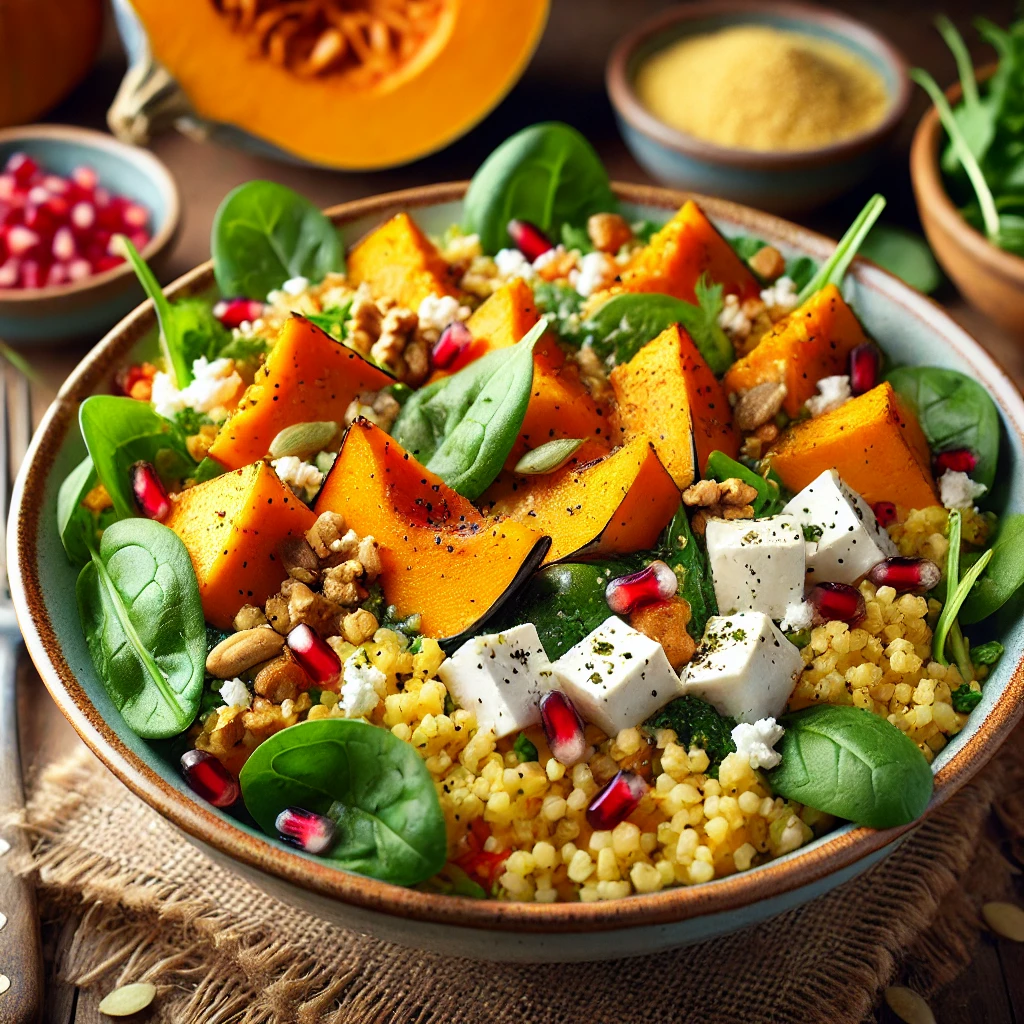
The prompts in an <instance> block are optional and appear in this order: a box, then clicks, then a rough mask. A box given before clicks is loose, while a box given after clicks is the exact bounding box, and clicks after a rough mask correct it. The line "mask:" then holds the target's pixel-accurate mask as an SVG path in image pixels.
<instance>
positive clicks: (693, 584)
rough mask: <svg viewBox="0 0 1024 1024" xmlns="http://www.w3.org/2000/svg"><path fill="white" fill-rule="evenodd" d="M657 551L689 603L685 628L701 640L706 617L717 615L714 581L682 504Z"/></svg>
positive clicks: (681, 594) (681, 595) (705, 556)
mask: <svg viewBox="0 0 1024 1024" xmlns="http://www.w3.org/2000/svg"><path fill="white" fill-rule="evenodd" d="M659 554H660V556H661V559H662V561H664V562H665V563H666V564H667V565H668V566H669V568H670V569H671V570H672V571H673V572H674V573H675V574H676V579H677V580H678V581H679V590H678V594H679V596H680V597H682V598H684V599H685V600H686V601H687V602H688V604H689V605H690V621H689V623H687V626H686V631H687V632H688V633H689V634H690V636H691V637H692V638H693V639H694V640H696V641H697V642H698V643H700V641H701V639H702V638H703V636H704V627H705V626H706V625H707V623H708V619H709V618H711V616H712V615H717V614H718V601H717V600H716V598H715V584H714V581H713V580H712V578H711V566H710V564H709V563H708V556H707V552H706V551H705V550H704V548H703V547H702V542H701V541H700V540H699V539H698V538H697V537H695V536H694V534H693V530H691V529H690V518H689V516H688V515H687V514H686V506H685V505H682V504H681V505H680V506H679V509H678V511H677V512H676V514H675V515H674V516H673V517H672V521H671V522H670V523H669V524H668V526H667V527H666V528H665V533H664V534H663V536H662V538H661V543H660V548H659Z"/></svg>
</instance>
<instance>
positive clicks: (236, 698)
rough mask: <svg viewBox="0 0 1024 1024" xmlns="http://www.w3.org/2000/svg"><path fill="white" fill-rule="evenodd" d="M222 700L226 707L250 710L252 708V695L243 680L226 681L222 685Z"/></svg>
mask: <svg viewBox="0 0 1024 1024" xmlns="http://www.w3.org/2000/svg"><path fill="white" fill-rule="evenodd" d="M220 699H221V700H222V701H224V705H225V707H229V708H248V707H251V706H252V694H251V693H250V692H249V687H248V686H246V685H245V683H243V682H242V680H241V679H238V678H235V679H225V680H224V682H223V683H221V684H220Z"/></svg>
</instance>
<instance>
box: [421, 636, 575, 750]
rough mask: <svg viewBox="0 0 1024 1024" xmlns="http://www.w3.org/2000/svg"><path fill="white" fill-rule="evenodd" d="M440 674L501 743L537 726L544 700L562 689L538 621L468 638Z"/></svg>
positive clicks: (455, 696) (459, 700)
mask: <svg viewBox="0 0 1024 1024" xmlns="http://www.w3.org/2000/svg"><path fill="white" fill-rule="evenodd" d="M437 674H438V677H439V678H440V680H441V682H442V683H444V685H445V686H446V687H447V688H448V692H449V693H450V694H451V695H452V699H453V700H454V701H455V702H456V703H457V704H459V705H461V706H462V707H464V708H466V709H467V710H468V711H472V712H473V713H474V714H475V715H476V720H477V724H478V725H479V727H480V728H481V729H492V730H493V731H494V735H495V737H496V738H497V739H501V737H502V736H508V735H509V734H510V733H513V732H519V731H520V730H521V729H525V728H526V727H527V726H529V725H537V723H538V722H540V708H539V706H538V701H539V700H540V698H541V696H542V695H543V694H544V693H546V692H547V691H548V690H554V689H556V688H557V686H558V682H557V680H556V678H555V674H554V672H553V671H552V668H551V662H550V661H548V656H547V654H546V653H545V652H544V646H543V644H541V642H540V637H539V636H537V627H536V626H534V625H533V623H532V622H527V623H524V624H523V625H522V626H513V627H512V629H509V630H506V631H505V632H504V633H491V634H488V635H487V636H477V637H473V639H472V640H467V641H466V643H464V644H463V645H462V646H461V647H460V648H459V649H458V650H457V651H456V652H455V653H454V654H453V655H452V656H451V657H450V658H448V659H447V660H445V661H443V662H442V663H441V667H440V668H439V669H438V670H437Z"/></svg>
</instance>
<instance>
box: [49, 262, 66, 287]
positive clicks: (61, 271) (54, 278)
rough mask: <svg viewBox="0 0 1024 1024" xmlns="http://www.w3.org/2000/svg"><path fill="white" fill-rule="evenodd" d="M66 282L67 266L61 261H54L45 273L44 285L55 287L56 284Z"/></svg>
mask: <svg viewBox="0 0 1024 1024" xmlns="http://www.w3.org/2000/svg"><path fill="white" fill-rule="evenodd" d="M67 283H68V268H67V267H66V266H65V265H64V264H63V263H54V264H53V266H52V267H50V272H49V273H48V274H47V275H46V287H47V288H55V287H56V286H57V285H61V284H67Z"/></svg>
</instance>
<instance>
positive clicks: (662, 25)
mask: <svg viewBox="0 0 1024 1024" xmlns="http://www.w3.org/2000/svg"><path fill="white" fill-rule="evenodd" d="M765 13H768V14H773V13H774V14H779V15H781V16H783V17H785V18H790V19H792V20H793V21H802V22H813V23H815V24H817V25H822V26H824V27H827V28H830V29H833V30H834V31H835V32H836V33H837V35H839V36H842V37H844V38H848V39H849V38H852V39H857V40H858V41H860V42H861V43H863V44H864V46H865V47H866V48H867V49H870V50H873V51H874V52H876V53H877V54H878V55H879V57H880V58H881V59H882V60H883V61H884V62H886V63H887V64H888V65H889V66H890V67H891V68H892V69H893V71H894V72H895V76H896V91H895V93H894V94H893V96H892V98H891V101H890V103H889V108H888V110H887V112H886V115H885V117H884V118H883V119H882V120H881V121H880V122H879V123H878V124H877V125H875V127H874V128H870V129H868V130H867V131H864V132H860V133H859V134H857V135H853V136H851V137H850V138H848V139H841V140H840V141H838V142H833V143H830V144H829V145H827V146H818V147H816V148H814V149H797V150H779V151H773V150H767V151H765V150H756V149H737V148H733V147H730V146H720V145H718V144H716V143H713V142H708V141H706V140H704V139H700V138H697V137H696V136H694V135H689V134H687V133H686V132H682V131H680V130H679V129H677V128H672V127H671V126H670V125H667V124H665V122H664V121H661V120H659V119H658V118H657V117H655V116H654V115H653V114H652V113H650V112H649V111H648V110H647V108H646V107H644V105H643V104H642V103H641V102H640V100H639V99H638V98H637V95H636V92H635V91H634V89H633V83H632V81H631V78H630V75H629V73H628V71H627V69H628V66H629V61H630V58H631V57H632V55H633V53H634V52H635V51H636V50H637V49H638V47H640V46H641V45H642V44H643V43H645V42H647V40H648V39H649V38H650V37H651V36H653V35H656V34H657V33H659V32H662V31H664V30H665V29H667V28H670V27H671V26H673V25H675V24H677V23H678V22H682V21H695V20H699V19H701V18H707V17H709V16H712V15H715V14H724V15H730V14H735V15H740V16H742V15H745V14H765ZM740 20H741V19H740ZM794 31H798V29H797V28H796V27H795V26H794ZM837 45H842V44H841V43H840V44H837ZM605 85H606V88H607V90H608V95H609V97H610V98H611V101H612V105H613V106H614V107H615V109H616V111H617V112H618V114H619V115H620V116H621V117H622V118H623V119H624V120H625V121H626V122H627V123H628V124H629V126H630V127H631V128H633V129H634V130H635V131H638V132H639V133H640V134H641V135H645V136H647V138H649V139H651V140H652V141H654V142H656V143H658V144H660V145H662V146H665V147H667V148H668V149H671V150H673V151H675V152H677V153H681V154H683V155H684V156H687V157H690V158H692V159H694V160H699V161H703V162H705V163H712V164H724V165H727V166H733V167H740V168H746V169H749V170H765V171H790V170H800V169H805V168H808V167H815V166H819V165H823V164H831V163H838V162H839V161H842V160H845V159H850V158H853V157H857V156H860V155H861V154H863V153H867V152H868V151H869V150H872V149H874V148H875V146H877V145H879V144H880V143H882V142H884V141H885V139H886V138H887V137H888V136H890V135H892V134H893V133H894V132H895V131H896V129H897V128H898V127H899V124H900V122H901V121H902V120H903V117H904V115H905V114H906V112H907V109H908V108H909V106H910V99H911V85H910V74H909V64H908V62H907V59H906V57H904V56H903V54H902V53H901V52H900V51H899V50H898V49H897V48H896V47H895V46H894V45H893V44H892V43H891V42H890V41H889V40H888V39H886V37H885V36H883V35H882V34H881V33H880V32H877V31H875V29H873V28H872V27H871V26H870V25H867V24H865V23H864V22H862V21H858V20H857V19H855V18H851V17H849V16H847V15H845V14H841V13H839V12H838V11H833V10H831V9H827V8H824V7H819V6H817V5H815V4H808V3H800V2H798V0H786V2H778V3H775V2H773V3H764V2H762V0H701V2H699V3H687V4H683V5H679V6H676V7H672V8H670V9H669V10H667V11H664V12H662V13H661V14H658V15H655V16H654V17H653V18H650V19H648V20H647V21H644V22H641V24H640V25H639V26H637V27H636V28H635V29H633V30H632V31H631V32H630V33H629V34H628V35H626V36H624V37H623V38H622V39H621V40H620V41H619V42H618V43H617V44H616V46H615V48H614V49H613V50H612V52H611V55H610V56H609V58H608V64H607V69H606V72H605Z"/></svg>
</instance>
